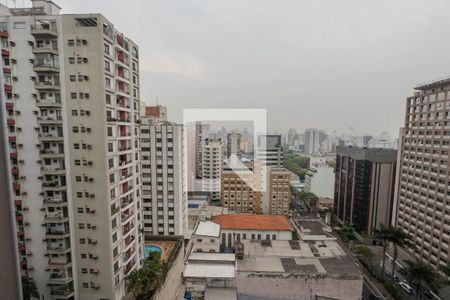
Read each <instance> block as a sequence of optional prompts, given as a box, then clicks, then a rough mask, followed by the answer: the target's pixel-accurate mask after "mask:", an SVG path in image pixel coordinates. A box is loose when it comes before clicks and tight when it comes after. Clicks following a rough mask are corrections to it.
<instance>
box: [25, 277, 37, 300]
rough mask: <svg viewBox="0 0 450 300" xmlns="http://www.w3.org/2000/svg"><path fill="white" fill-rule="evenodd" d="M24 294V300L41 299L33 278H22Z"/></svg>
mask: <svg viewBox="0 0 450 300" xmlns="http://www.w3.org/2000/svg"><path fill="white" fill-rule="evenodd" d="M22 294H23V299H24V300H30V299H31V297H39V295H38V289H37V287H36V282H35V281H34V280H33V278H30V277H25V278H22Z"/></svg>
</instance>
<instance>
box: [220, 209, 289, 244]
mask: <svg viewBox="0 0 450 300" xmlns="http://www.w3.org/2000/svg"><path fill="white" fill-rule="evenodd" d="M213 222H214V223H217V224H219V225H220V237H221V241H220V244H221V246H222V247H226V248H234V247H235V243H236V242H242V241H244V240H291V239H292V231H291V228H292V227H291V225H290V224H289V220H288V218H287V217H286V216H282V215H247V214H228V215H221V216H215V217H213Z"/></svg>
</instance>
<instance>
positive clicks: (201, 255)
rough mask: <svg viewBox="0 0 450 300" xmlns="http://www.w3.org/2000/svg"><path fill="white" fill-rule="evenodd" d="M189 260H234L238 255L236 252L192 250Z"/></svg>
mask: <svg viewBox="0 0 450 300" xmlns="http://www.w3.org/2000/svg"><path fill="white" fill-rule="evenodd" d="M188 260H189V261H211V262H218V261H222V262H234V261H236V256H235V254H234V253H209V252H192V253H191V255H189V258H188Z"/></svg>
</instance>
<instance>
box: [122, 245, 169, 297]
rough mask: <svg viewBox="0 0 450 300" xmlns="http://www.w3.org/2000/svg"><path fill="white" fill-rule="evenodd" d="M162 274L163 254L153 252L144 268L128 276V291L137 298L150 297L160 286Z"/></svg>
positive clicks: (146, 260) (145, 262)
mask: <svg viewBox="0 0 450 300" xmlns="http://www.w3.org/2000/svg"><path fill="white" fill-rule="evenodd" d="M160 275H161V254H160V253H159V252H151V253H150V256H149V257H147V259H145V261H144V265H143V266H142V268H140V269H137V270H134V271H132V272H131V273H130V275H128V277H127V292H129V293H132V294H133V295H134V297H135V299H150V298H151V296H152V295H153V293H154V291H155V289H156V287H157V286H158V282H159V277H160Z"/></svg>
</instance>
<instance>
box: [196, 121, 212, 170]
mask: <svg viewBox="0 0 450 300" xmlns="http://www.w3.org/2000/svg"><path fill="white" fill-rule="evenodd" d="M210 127H211V126H210V125H209V124H205V123H202V122H196V123H195V175H196V178H202V161H203V159H202V147H203V145H204V144H205V140H206V139H208V138H209V133H210Z"/></svg>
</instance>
